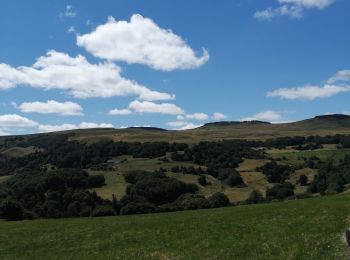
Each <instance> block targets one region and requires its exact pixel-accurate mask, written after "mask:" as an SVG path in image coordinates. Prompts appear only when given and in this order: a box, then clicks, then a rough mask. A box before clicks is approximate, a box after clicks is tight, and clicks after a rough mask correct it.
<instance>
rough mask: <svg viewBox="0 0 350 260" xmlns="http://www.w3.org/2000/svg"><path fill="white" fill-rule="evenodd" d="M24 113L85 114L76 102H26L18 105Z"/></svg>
mask: <svg viewBox="0 0 350 260" xmlns="http://www.w3.org/2000/svg"><path fill="white" fill-rule="evenodd" d="M16 107H17V108H18V109H19V110H20V111H21V112H23V113H40V114H59V115H64V116H76V115H83V108H82V107H81V106H80V105H79V104H77V103H74V102H69V101H68V102H62V103H61V102H57V101H55V100H48V101H47V102H38V101H35V102H24V103H22V104H20V105H18V106H16Z"/></svg>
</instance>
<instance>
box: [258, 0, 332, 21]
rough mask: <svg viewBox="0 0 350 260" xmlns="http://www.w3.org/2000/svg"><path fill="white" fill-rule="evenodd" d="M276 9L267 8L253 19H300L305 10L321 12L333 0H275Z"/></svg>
mask: <svg viewBox="0 0 350 260" xmlns="http://www.w3.org/2000/svg"><path fill="white" fill-rule="evenodd" d="M277 2H278V6H277V7H268V8H266V9H264V10H260V11H257V12H255V13H254V18H256V19H259V20H271V19H273V18H274V17H278V16H288V17H290V18H292V19H300V18H302V17H303V16H304V12H305V10H308V9H318V10H323V9H325V8H326V7H328V6H330V5H331V4H333V3H334V2H335V0H277Z"/></svg>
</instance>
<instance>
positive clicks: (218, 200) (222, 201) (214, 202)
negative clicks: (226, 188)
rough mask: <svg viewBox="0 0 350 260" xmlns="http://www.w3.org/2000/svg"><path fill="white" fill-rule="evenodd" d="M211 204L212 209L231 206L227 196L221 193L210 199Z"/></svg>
mask: <svg viewBox="0 0 350 260" xmlns="http://www.w3.org/2000/svg"><path fill="white" fill-rule="evenodd" d="M208 201H209V204H210V206H211V207H212V208H219V207H226V206H228V205H230V201H229V199H228V198H227V196H226V195H225V194H223V193H221V192H217V193H214V194H213V195H211V196H210V197H209V198H208Z"/></svg>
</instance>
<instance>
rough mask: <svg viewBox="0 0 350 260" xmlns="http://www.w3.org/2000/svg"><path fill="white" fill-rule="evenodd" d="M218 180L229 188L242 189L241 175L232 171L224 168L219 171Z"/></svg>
mask: <svg viewBox="0 0 350 260" xmlns="http://www.w3.org/2000/svg"><path fill="white" fill-rule="evenodd" d="M218 179H219V180H221V181H222V182H224V183H225V184H227V185H228V186H230V187H235V186H236V187H244V186H245V184H244V182H243V179H242V177H241V175H240V174H239V173H238V172H237V171H236V170H234V169H230V168H225V169H220V170H219V175H218Z"/></svg>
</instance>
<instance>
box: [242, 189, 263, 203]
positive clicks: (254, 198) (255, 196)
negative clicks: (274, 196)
mask: <svg viewBox="0 0 350 260" xmlns="http://www.w3.org/2000/svg"><path fill="white" fill-rule="evenodd" d="M264 200H265V199H264V197H263V195H262V194H261V193H260V191H257V190H253V191H252V192H251V193H250V195H249V197H248V199H247V200H246V201H245V203H247V204H258V203H261V202H263V201H264Z"/></svg>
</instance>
